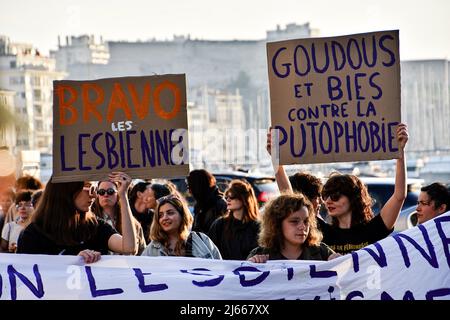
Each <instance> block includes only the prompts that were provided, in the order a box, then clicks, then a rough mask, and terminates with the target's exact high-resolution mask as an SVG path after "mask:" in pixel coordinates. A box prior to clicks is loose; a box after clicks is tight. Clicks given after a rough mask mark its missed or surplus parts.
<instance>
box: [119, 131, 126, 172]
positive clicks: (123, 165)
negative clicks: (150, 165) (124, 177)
mask: <svg viewBox="0 0 450 320" xmlns="http://www.w3.org/2000/svg"><path fill="white" fill-rule="evenodd" d="M119 152H120V157H119V159H120V167H121V168H122V169H123V168H125V149H124V147H123V132H122V131H120V132H119Z"/></svg>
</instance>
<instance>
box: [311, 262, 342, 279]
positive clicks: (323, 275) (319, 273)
mask: <svg viewBox="0 0 450 320" xmlns="http://www.w3.org/2000/svg"><path fill="white" fill-rule="evenodd" d="M309 276H310V277H311V278H331V277H337V272H336V271H331V270H324V271H317V270H316V265H314V264H311V265H310V266H309Z"/></svg>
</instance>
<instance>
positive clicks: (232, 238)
mask: <svg viewBox="0 0 450 320" xmlns="http://www.w3.org/2000/svg"><path fill="white" fill-rule="evenodd" d="M258 234H259V222H258V221H253V220H252V221H250V222H247V223H242V221H240V220H237V219H235V218H234V217H233V215H232V214H230V216H229V217H228V218H223V217H220V218H218V219H217V220H216V221H214V223H213V224H212V226H211V228H210V229H209V232H208V236H209V237H210V238H211V240H212V241H213V242H214V243H215V244H216V246H217V248H218V249H219V251H220V253H221V254H222V259H224V260H245V259H246V258H247V256H248V254H249V253H250V251H251V250H252V249H254V248H256V247H257V246H258Z"/></svg>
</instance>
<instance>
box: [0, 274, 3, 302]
mask: <svg viewBox="0 0 450 320" xmlns="http://www.w3.org/2000/svg"><path fill="white" fill-rule="evenodd" d="M2 294H3V278H2V275H1V274H0V298H1V297H2Z"/></svg>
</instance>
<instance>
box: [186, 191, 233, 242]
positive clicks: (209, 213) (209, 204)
mask: <svg viewBox="0 0 450 320" xmlns="http://www.w3.org/2000/svg"><path fill="white" fill-rule="evenodd" d="M226 210H227V202H226V201H225V200H224V199H223V195H222V193H221V192H220V190H219V188H218V187H214V188H212V189H211V192H210V193H209V194H208V195H207V197H206V200H205V202H204V203H201V204H200V203H198V202H197V203H196V204H195V206H194V225H193V226H192V230H193V231H198V232H203V233H205V234H206V233H208V231H209V229H210V228H211V225H212V224H213V222H214V221H215V220H216V219H217V218H219V217H221V216H223V215H224V214H225V212H226Z"/></svg>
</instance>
